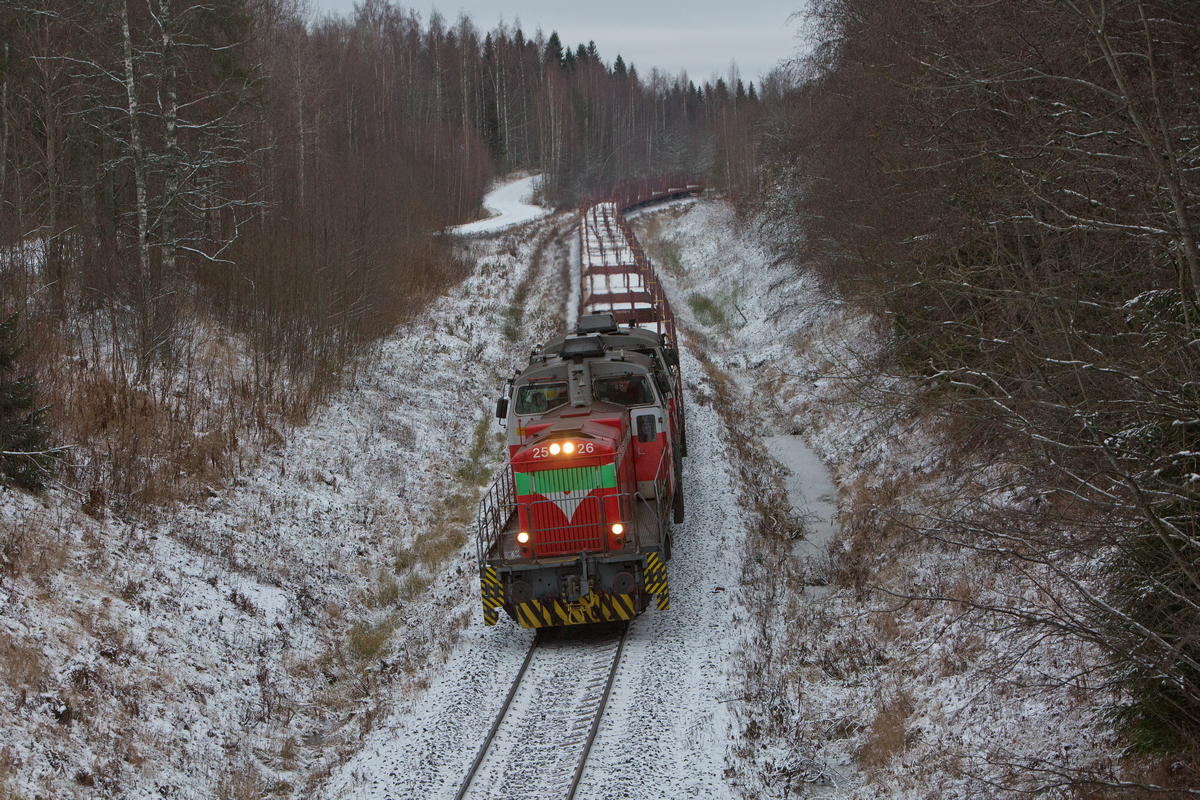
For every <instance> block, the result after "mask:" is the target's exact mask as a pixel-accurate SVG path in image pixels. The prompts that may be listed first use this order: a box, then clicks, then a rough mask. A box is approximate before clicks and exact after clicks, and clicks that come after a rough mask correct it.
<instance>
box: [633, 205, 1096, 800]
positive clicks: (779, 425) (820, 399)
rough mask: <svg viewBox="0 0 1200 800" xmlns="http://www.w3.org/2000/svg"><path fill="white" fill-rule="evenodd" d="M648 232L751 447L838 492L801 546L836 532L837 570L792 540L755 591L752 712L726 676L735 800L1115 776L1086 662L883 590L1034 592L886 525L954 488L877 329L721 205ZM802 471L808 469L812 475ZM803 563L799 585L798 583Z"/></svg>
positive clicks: (991, 791) (1012, 597) (989, 598)
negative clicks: (792, 452)
mask: <svg viewBox="0 0 1200 800" xmlns="http://www.w3.org/2000/svg"><path fill="white" fill-rule="evenodd" d="M637 227H639V228H640V229H641V230H640V231H639V236H640V237H641V238H642V241H643V244H645V245H646V246H647V249H648V251H649V252H650V254H651V256H652V258H653V259H654V260H655V263H656V264H657V265H658V266H659V271H660V273H661V274H662V275H663V278H664V283H665V284H666V286H667V289H668V292H669V293H670V294H671V296H672V300H673V306H674V308H675V310H676V314H677V316H678V317H679V318H680V320H681V321H682V322H683V324H684V326H685V327H687V328H690V329H691V330H692V331H693V338H694V340H695V341H697V342H699V343H700V346H702V347H703V348H704V350H705V351H706V353H707V355H708V357H709V358H710V359H711V360H712V363H713V364H714V365H716V366H717V367H719V368H720V369H722V370H724V371H725V373H726V374H727V375H728V376H729V377H730V378H731V380H733V381H734V382H735V384H736V386H737V390H738V393H739V397H740V398H741V402H742V403H744V410H743V411H742V414H743V417H744V425H745V427H746V429H747V430H748V431H752V432H753V433H754V435H755V436H758V437H762V438H763V439H764V440H765V442H764V443H765V444H766V445H767V446H768V447H771V449H773V450H774V451H775V452H776V454H777V455H784V454H783V453H782V452H781V451H780V450H779V449H778V442H779V441H780V440H779V439H778V438H776V437H780V436H786V437H788V438H793V437H795V436H799V437H802V438H803V439H804V441H805V442H806V444H807V446H808V448H811V451H814V452H815V453H817V454H818V455H819V456H820V458H821V459H823V460H824V461H825V463H827V464H828V465H830V468H831V470H832V473H833V476H834V483H835V485H836V486H837V490H836V491H837V494H836V501H837V504H838V507H839V511H838V513H837V517H836V519H835V520H833V522H834V530H832V531H831V530H829V528H828V527H826V528H825V530H824V531H821V530H820V529H819V526H810V530H809V532H808V533H809V536H808V538H809V539H812V538H814V536H813V534H817V535H818V538H819V537H820V536H828V535H830V534H832V536H833V538H832V540H831V547H830V548H829V550H828V552H821V548H814V547H812V545H811V543H808V542H799V543H797V545H795V546H794V547H793V548H792V552H791V554H790V555H789V556H788V557H787V558H785V559H784V561H781V562H780V564H779V567H778V570H777V572H778V573H779V574H780V575H784V576H785V577H783V578H782V579H780V580H779V581H778V583H777V585H772V586H770V587H757V586H743V587H742V599H743V603H744V604H746V607H747V610H746V612H745V613H749V614H751V616H750V617H749V618H748V619H747V622H750V621H753V620H755V613H757V611H755V612H751V611H750V609H751V608H755V609H768V611H767V612H765V615H766V616H771V617H773V619H771V620H769V622H770V625H769V626H768V627H767V628H765V629H760V630H757V631H756V630H754V626H747V628H746V630H745V631H744V636H743V638H742V641H741V643H740V644H739V647H740V648H741V649H742V652H743V653H744V655H745V658H744V660H743V662H742V663H743V675H742V676H741V677H740V680H741V681H742V682H743V683H744V686H745V691H744V692H740V690H739V689H738V688H736V687H737V684H738V681H739V677H738V676H736V675H735V676H730V680H731V684H732V686H731V691H732V692H733V693H734V695H735V696H740V697H741V699H740V700H739V701H738V702H734V703H732V704H731V708H730V714H731V716H732V717H733V719H734V720H735V739H736V741H735V743H734V745H733V750H734V754H735V758H734V762H733V764H732V765H731V774H732V775H733V780H734V781H735V782H736V783H737V784H738V785H739V786H740V787H741V790H742V792H743V794H745V795H746V796H750V797H754V796H762V795H769V796H784V795H786V794H788V793H789V792H798V793H800V794H801V795H802V796H822V797H846V798H867V797H891V798H925V797H938V798H951V797H959V798H978V797H998V796H1007V795H1010V794H1013V793H1014V792H1013V791H1011V789H1012V787H1016V786H1018V785H1019V786H1021V788H1022V789H1025V790H1029V789H1030V787H1035V791H1036V792H1038V793H1040V794H1042V795H1043V796H1059V795H1061V796H1073V795H1070V790H1068V789H1066V788H1055V787H1054V786H1053V784H1054V782H1055V781H1056V780H1057V779H1058V776H1059V775H1060V774H1067V772H1069V771H1070V770H1091V771H1092V772H1093V774H1099V775H1101V776H1111V775H1112V774H1113V773H1112V770H1113V769H1114V768H1115V767H1114V765H1115V764H1116V762H1117V756H1118V752H1119V749H1118V747H1117V744H1116V742H1115V740H1114V738H1113V736H1112V734H1111V732H1109V731H1107V730H1106V729H1105V728H1104V727H1103V725H1101V724H1100V723H1099V722H1098V721H1097V718H1096V712H1095V710H1094V708H1093V707H1092V701H1093V699H1094V696H1093V695H1091V694H1090V693H1088V692H1087V691H1084V689H1085V688H1086V687H1085V685H1083V684H1080V685H1078V686H1077V687H1075V688H1072V686H1071V685H1070V684H1071V682H1072V680H1075V679H1077V672H1076V670H1077V669H1078V668H1079V666H1080V663H1081V662H1080V659H1081V658H1082V659H1086V658H1087V654H1086V652H1085V650H1084V648H1082V647H1080V646H1078V645H1071V644H1070V643H1068V642H1061V641H1055V640H1047V639H1044V638H1042V637H1040V636H1039V634H1038V632H1037V631H1033V630H1025V629H1019V628H1014V626H1012V625H1011V624H1010V623H1008V622H1007V621H1006V620H1005V619H1003V618H997V617H995V616H988V615H981V614H969V613H966V611H967V608H966V607H965V606H961V605H958V604H956V603H932V602H926V601H912V602H904V601H903V598H902V597H901V598H897V597H889V596H888V595H887V594H886V593H885V592H881V591H876V590H875V589H874V587H876V586H881V587H882V588H884V589H886V590H888V591H891V592H895V593H896V594H897V595H904V594H907V593H912V594H936V595H940V596H943V597H945V596H950V597H956V596H961V597H962V598H964V599H977V600H978V601H980V602H982V603H995V604H997V605H999V606H1001V607H1003V606H1005V605H1009V606H1011V605H1013V604H1014V603H1015V602H1020V600H1021V598H1022V597H1028V596H1030V595H1029V592H1034V593H1035V594H1036V592H1035V590H1034V589H1033V587H1031V586H1028V585H1026V584H1024V583H1022V582H1021V581H1020V580H1019V576H1017V575H1015V574H1012V573H1005V572H1003V571H1000V570H995V569H993V568H991V566H990V565H988V564H987V563H985V562H982V561H980V560H979V559H977V558H976V557H973V556H972V555H971V554H970V553H969V552H966V551H964V550H958V549H951V548H946V547H942V546H939V545H938V544H937V543H936V542H933V541H931V540H921V539H919V538H913V537H911V536H906V535H905V534H904V533H903V531H898V530H897V529H895V528H894V527H888V525H887V522H886V520H887V518H888V515H887V514H885V513H883V512H885V511H889V510H892V509H900V508H903V509H906V510H914V511H918V512H919V511H922V510H926V509H925V508H924V507H922V505H921V504H922V502H926V501H927V498H932V497H936V496H937V495H938V493H939V492H940V491H942V490H944V489H945V487H946V486H949V485H952V484H954V482H955V481H957V480H960V476H958V475H955V474H953V473H952V471H951V470H950V469H949V468H948V467H947V466H945V465H946V463H947V459H945V458H943V457H942V456H941V455H940V454H939V452H938V448H937V442H938V437H937V434H936V430H935V429H934V428H933V426H932V425H931V423H930V422H929V421H928V420H926V419H925V418H924V417H922V416H921V413H920V409H910V408H906V407H904V405H903V404H897V403H896V402H895V400H894V398H889V397H888V394H887V390H888V389H889V388H891V387H892V386H894V385H895V382H894V379H890V378H886V377H884V376H878V375H875V374H874V373H873V371H872V370H871V369H870V368H869V361H870V358H871V356H872V355H873V354H874V353H875V352H876V351H877V350H878V348H879V346H880V344H881V343H880V342H879V340H878V333H877V330H876V329H875V328H874V327H873V326H872V325H871V324H870V321H869V320H867V319H864V318H862V317H861V316H860V315H857V314H856V313H854V311H853V310H852V309H851V308H850V307H848V306H846V305H844V304H841V303H839V302H836V301H834V300H832V299H830V297H829V296H828V295H827V294H825V293H824V292H823V291H822V289H821V287H820V286H819V284H818V282H817V281H816V280H815V278H814V277H813V276H812V275H811V274H808V273H805V272H803V271H798V270H796V268H795V267H794V266H793V265H791V264H787V263H776V259H774V258H773V257H772V253H771V252H770V251H769V249H768V247H767V246H766V244H765V243H764V241H763V238H762V237H761V236H760V235H759V233H758V231H757V230H756V229H755V227H754V226H753V224H752V223H739V222H738V221H737V220H736V219H735V218H734V215H733V213H732V211H731V209H730V208H729V207H728V206H726V205H725V204H723V203H721V202H719V201H717V202H714V201H703V202H698V203H686V204H681V205H679V206H677V207H676V208H675V209H674V210H673V211H671V212H668V213H659V214H650V215H645V216H643V217H642V219H641V220H640V221H639V223H638V226H637ZM689 431H690V429H689ZM792 464H793V465H794V466H795V467H797V468H799V469H800V470H804V469H809V470H812V469H814V467H815V466H816V465H815V464H813V462H812V459H810V458H808V457H807V456H802V457H800V458H793V459H792ZM783 479H784V481H783V482H784V483H785V484H786V483H788V482H789V481H794V480H795V475H792V476H787V475H786V473H785V474H784V475H783ZM801 480H803V477H802V476H801ZM808 483H809V485H810V486H811V487H812V491H811V492H810V491H805V492H803V494H805V495H806V497H807V498H808V499H811V498H813V497H815V498H817V500H818V501H819V500H820V498H821V495H822V494H825V495H826V496H828V494H829V493H828V490H822V489H820V488H819V484H820V483H821V481H820V480H811V481H809V482H808ZM793 489H794V487H793ZM790 494H791V495H792V496H793V497H794V496H796V492H795V491H792V492H790ZM793 505H796V503H795V501H793ZM796 510H797V511H798V512H799V513H798V516H803V514H804V509H796ZM827 514H828V512H827V511H826V512H825V515H827ZM817 515H818V516H821V515H822V513H821V511H820V503H818V509H817ZM750 555H751V556H752V557H753V558H760V557H761V555H753V554H750ZM792 559H795V561H796V562H797V563H798V565H799V568H797V569H795V570H792V571H789V568H788V563H785V562H789V563H790V562H791V560H792ZM753 566H754V564H753V563H752V562H748V567H750V568H752V567H753ZM793 572H794V575H797V576H800V578H799V579H796V580H790V579H789V578H788V577H787V576H788V575H790V574H792V573H793ZM752 573H753V570H752V569H748V572H747V574H752ZM757 574H758V575H760V576H761V575H763V574H771V572H770V570H768V571H766V573H764V572H763V571H761V570H760V571H759V572H758V573H757ZM780 589H782V590H783V591H782V593H781V594H776V595H773V596H771V597H769V598H765V595H766V593H767V592H768V591H771V592H778V591H779V590H780ZM764 598H765V599H766V600H768V602H763V601H764ZM755 603H758V605H754V604H755ZM760 616H763V615H760ZM1043 778H1044V779H1045V781H1046V784H1045V785H1042V784H1039V782H1038V781H1039V780H1040V779H1043Z"/></svg>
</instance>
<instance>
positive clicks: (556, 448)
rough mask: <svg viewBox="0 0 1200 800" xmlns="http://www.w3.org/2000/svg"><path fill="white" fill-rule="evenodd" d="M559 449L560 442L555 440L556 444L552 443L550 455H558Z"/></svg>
mask: <svg viewBox="0 0 1200 800" xmlns="http://www.w3.org/2000/svg"><path fill="white" fill-rule="evenodd" d="M558 451H559V446H558V442H555V443H554V444H552V445H550V455H552V456H556V455H558Z"/></svg>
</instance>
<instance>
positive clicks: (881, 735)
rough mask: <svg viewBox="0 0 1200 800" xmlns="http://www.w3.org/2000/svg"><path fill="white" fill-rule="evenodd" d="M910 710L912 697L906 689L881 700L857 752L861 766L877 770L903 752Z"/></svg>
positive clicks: (905, 744) (911, 710)
mask: <svg viewBox="0 0 1200 800" xmlns="http://www.w3.org/2000/svg"><path fill="white" fill-rule="evenodd" d="M912 712H913V704H912V697H910V696H909V695H908V693H906V692H903V691H901V692H897V693H896V694H895V695H893V696H891V697H890V698H888V699H887V700H886V701H884V702H882V704H881V705H880V708H879V711H878V713H877V714H876V715H875V719H874V721H872V722H871V724H870V726H869V727H868V729H867V735H866V739H865V741H864V742H863V744H862V746H861V747H859V749H858V752H857V754H856V757H857V759H858V763H859V765H860V766H862V767H863V768H864V769H866V770H869V771H874V770H879V769H882V768H884V767H886V766H887V765H888V764H890V763H891V762H892V760H893V759H894V758H895V757H896V756H898V755H900V754H901V753H903V752H904V750H905V748H906V747H907V736H908V724H907V723H908V718H909V717H910V716H912Z"/></svg>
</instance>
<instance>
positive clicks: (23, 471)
mask: <svg viewBox="0 0 1200 800" xmlns="http://www.w3.org/2000/svg"><path fill="white" fill-rule="evenodd" d="M24 350H25V347H24V345H23V344H22V343H20V342H19V341H18V326H17V315H16V314H13V315H11V316H10V317H8V319H6V320H4V321H3V322H0V454H2V455H0V475H3V477H4V478H6V479H8V480H11V481H12V482H13V483H15V484H16V485H17V486H20V487H21V488H23V489H40V488H42V487H43V486H45V484H46V481H47V480H49V479H50V478H51V477H52V476H53V474H54V465H55V462H56V461H57V459H58V457H59V455H60V454H61V452H62V451H61V450H57V449H53V448H51V447H50V445H49V436H50V434H49V429H48V428H47V426H46V420H45V413H46V409H45V408H44V407H43V408H39V407H38V406H37V401H36V398H37V384H36V381H35V380H34V376H33V374H32V373H28V374H21V372H20V359H21V354H22V353H23V352H24Z"/></svg>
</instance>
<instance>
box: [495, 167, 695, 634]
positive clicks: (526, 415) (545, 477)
mask: <svg viewBox="0 0 1200 800" xmlns="http://www.w3.org/2000/svg"><path fill="white" fill-rule="evenodd" d="M666 188H667V189H670V186H668V187H666ZM700 188H701V187H699V186H698V185H697V184H684V188H682V189H679V188H676V189H674V190H673V192H675V193H693V192H695V191H697V190H698V189H700ZM661 194H663V192H661V191H658V192H656V195H661ZM643 202H645V198H644V197H643V195H641V194H639V193H637V192H632V193H628V192H627V194H626V196H625V197H624V198H623V199H619V200H609V201H607V202H598V203H592V204H590V205H589V206H588V207H586V208H585V209H584V210H583V213H582V215H581V224H580V239H581V248H580V251H581V255H582V258H581V260H582V286H581V305H580V308H581V315H580V317H579V321H578V323H577V324H576V326H575V328H574V330H572V331H570V332H569V333H566V334H563V335H561V336H558V337H556V338H554V339H551V340H550V341H548V342H546V343H545V344H544V345H542V346H541V347H540V348H538V349H536V350H535V351H534V352H533V354H532V355H531V356H530V359H529V364H528V365H527V366H526V367H525V368H524V369H522V370H519V371H518V372H517V373H516V374H515V375H514V376H513V378H511V379H509V381H508V382H507V384H506V386H505V391H504V392H503V394H502V396H501V397H500V399H499V400H498V401H497V404H496V416H497V418H498V419H499V420H501V422H502V423H503V424H504V425H505V428H506V430H507V440H508V460H507V463H506V464H505V465H504V466H503V468H502V469H501V470H500V472H499V473H498V474H497V476H496V478H495V480H494V481H493V483H492V484H491V486H490V487H489V489H488V491H487V492H486V493H485V495H484V497H483V499H482V500H481V501H480V505H479V513H478V520H477V537H476V550H477V557H478V560H479V571H480V588H481V592H482V597H483V607H484V623H485V624H486V625H495V624H496V623H497V622H498V620H499V617H500V611H501V610H503V611H504V612H505V613H506V614H508V616H510V617H511V618H513V619H514V620H516V621H517V622H519V623H520V624H521V625H522V626H523V627H526V628H544V627H557V626H565V625H577V624H583V623H589V622H602V621H615V620H629V619H632V618H633V617H635V616H637V615H638V614H640V613H642V612H643V611H645V610H646V609H648V608H649V607H650V606H651V605H654V606H656V607H657V608H658V609H659V610H666V609H667V608H668V607H669V604H670V596H669V591H668V584H667V568H666V565H667V562H668V561H669V560H670V558H671V549H672V543H673V542H672V533H671V523H672V522H675V523H679V522H682V521H683V516H684V500H683V485H682V471H683V457H684V456H685V455H686V445H687V440H686V433H685V427H684V408H683V396H682V387H683V383H682V379H681V376H680V372H679V350H678V345H677V343H676V342H675V331H674V319H673V317H672V314H671V310H670V305H669V303H668V302H667V300H666V297H665V295H664V294H663V292H662V287H661V285H660V284H659V283H658V280H657V278H656V276H655V275H654V273H653V270H652V269H651V267H650V262H649V260H648V259H646V257H645V254H644V252H642V250H641V248H640V246H639V245H638V244H637V239H636V237H635V236H634V235H633V232H632V231H631V230H630V229H629V227H628V225H627V224H626V223H625V220H624V218H623V217H622V215H621V211H622V210H624V208H627V207H630V206H632V205H636V204H640V203H643ZM618 319H622V321H626V324H624V325H622V324H618V321H617V320H618Z"/></svg>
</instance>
